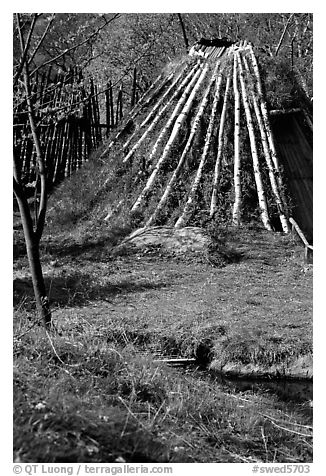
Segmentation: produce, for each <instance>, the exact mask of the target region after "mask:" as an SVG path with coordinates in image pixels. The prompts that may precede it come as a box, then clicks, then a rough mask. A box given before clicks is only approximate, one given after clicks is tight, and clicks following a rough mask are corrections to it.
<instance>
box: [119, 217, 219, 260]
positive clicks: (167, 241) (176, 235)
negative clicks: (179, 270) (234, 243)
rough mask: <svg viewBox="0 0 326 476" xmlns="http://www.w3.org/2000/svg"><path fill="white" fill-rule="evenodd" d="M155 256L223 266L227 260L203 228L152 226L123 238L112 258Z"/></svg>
mask: <svg viewBox="0 0 326 476" xmlns="http://www.w3.org/2000/svg"><path fill="white" fill-rule="evenodd" d="M133 253H135V254H149V253H151V254H158V255H161V256H162V255H163V256H166V255H168V256H172V257H173V256H174V257H178V258H191V259H194V258H197V259H200V258H202V259H204V260H206V261H209V262H210V263H211V264H213V265H216V266H223V264H225V263H226V262H227V261H228V259H227V256H226V255H225V253H224V252H223V251H222V249H219V245H218V243H217V242H216V241H215V240H213V239H212V238H211V237H210V236H209V235H208V234H207V233H206V232H205V230H203V229H202V228H199V227H195V226H189V227H184V228H174V227H168V226H154V227H147V228H146V227H144V228H139V229H138V230H136V231H134V232H133V233H131V235H129V236H128V237H127V238H125V239H124V240H123V241H122V242H121V243H120V244H119V245H118V246H117V247H116V248H115V249H114V254H118V255H125V254H133Z"/></svg>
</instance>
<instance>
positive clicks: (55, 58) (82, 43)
mask: <svg viewBox="0 0 326 476" xmlns="http://www.w3.org/2000/svg"><path fill="white" fill-rule="evenodd" d="M120 15H121V14H120V13H116V14H115V15H114V16H113V17H112V18H110V20H105V23H104V25H102V26H100V27H99V28H98V29H97V30H96V31H95V32H94V33H92V34H91V35H90V36H89V37H88V38H86V39H85V40H84V41H81V42H80V43H78V44H77V45H74V46H71V47H70V48H66V49H65V50H64V51H63V52H62V53H60V54H58V55H57V56H55V57H54V58H50V59H49V60H48V61H45V63H42V64H41V65H39V66H37V67H36V68H35V69H34V70H33V71H32V72H31V73H30V76H33V75H34V74H35V73H36V72H37V71H38V70H39V69H40V68H43V67H44V66H46V65H48V64H50V63H54V62H55V61H57V60H58V59H59V58H62V56H64V55H66V54H67V53H69V52H70V51H73V50H76V49H77V48H80V47H81V46H83V45H85V44H86V43H87V42H89V41H90V40H91V39H92V38H94V37H95V36H96V35H98V34H99V32H100V31H101V30H103V28H105V27H106V26H107V25H108V24H109V23H111V22H112V21H113V20H115V19H117V18H119V17H120Z"/></svg>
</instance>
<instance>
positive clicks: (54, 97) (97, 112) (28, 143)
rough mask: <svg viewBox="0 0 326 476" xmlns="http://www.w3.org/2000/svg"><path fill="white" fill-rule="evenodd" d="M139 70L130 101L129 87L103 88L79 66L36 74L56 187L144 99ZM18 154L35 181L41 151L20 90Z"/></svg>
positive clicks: (42, 132) (24, 172)
mask: <svg viewBox="0 0 326 476" xmlns="http://www.w3.org/2000/svg"><path fill="white" fill-rule="evenodd" d="M136 76H137V72H136V69H135V70H134V74H133V84H132V91H131V94H130V97H131V100H130V102H129V101H128V103H127V101H124V96H125V95H124V94H123V86H120V87H119V89H116V90H114V87H113V86H112V83H111V82H109V83H108V84H107V85H106V86H105V88H104V89H103V90H101V91H100V90H99V88H98V86H97V85H95V84H94V81H93V80H92V79H87V80H86V79H84V78H83V76H82V74H81V72H79V71H77V70H76V69H74V70H71V71H69V72H67V73H64V74H63V73H60V74H56V75H52V74H51V70H49V71H48V72H47V73H46V74H43V75H40V76H38V77H37V78H35V81H34V83H33V86H32V91H31V98H32V102H33V105H34V109H35V114H36V121H37V126H38V131H39V137H40V141H41V146H42V152H43V156H44V158H45V164H46V169H47V179H48V185H49V187H50V188H51V186H52V185H55V184H57V183H59V182H60V181H62V180H63V179H64V178H65V177H68V176H69V175H70V174H71V173H72V172H73V171H75V170H76V169H78V168H80V167H81V166H82V165H83V163H84V162H85V161H87V160H88V157H89V154H90V152H91V151H92V150H93V149H95V148H96V147H98V145H99V144H100V143H101V141H102V140H103V139H104V137H108V136H109V134H110V131H111V130H112V129H114V128H115V127H116V126H117V124H118V123H119V122H120V120H121V119H122V117H123V115H124V112H125V111H126V110H127V109H129V108H130V107H133V106H134V104H135V103H136V102H137V100H138V89H137V78H136ZM15 98H16V101H17V104H15V105H14V117H13V125H14V154H15V157H16V159H17V163H18V167H19V170H18V173H19V174H20V176H21V179H22V183H23V184H25V185H27V186H32V185H33V184H35V180H36V152H35V148H34V144H33V140H32V137H31V133H30V127H29V122H28V115H27V104H26V99H24V97H23V98H22V100H21V102H20V103H19V91H15Z"/></svg>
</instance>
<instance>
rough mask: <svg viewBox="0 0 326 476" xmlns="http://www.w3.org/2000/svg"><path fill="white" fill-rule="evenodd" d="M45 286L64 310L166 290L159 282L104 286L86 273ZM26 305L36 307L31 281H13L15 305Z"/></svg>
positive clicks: (50, 280) (49, 279) (50, 279)
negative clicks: (128, 295)
mask: <svg viewBox="0 0 326 476" xmlns="http://www.w3.org/2000/svg"><path fill="white" fill-rule="evenodd" d="M44 281H45V286H46V289H47V291H48V295H49V298H50V303H51V304H57V305H61V306H64V307H73V306H82V305H85V304H86V305H87V304H90V303H91V302H93V301H110V299H112V298H114V297H115V296H117V295H122V296H123V295H126V294H129V293H138V292H142V291H147V290H152V289H160V288H163V287H167V286H168V284H167V283H166V282H165V281H162V282H159V283H157V282H156V283H150V282H142V283H134V282H132V281H126V280H122V281H121V282H119V283H117V284H105V285H101V284H99V283H98V282H96V281H95V280H94V278H93V277H92V276H91V275H89V274H87V273H85V274H83V273H77V274H74V275H66V276H55V277H45V278H44ZM22 302H23V303H24V306H25V307H26V308H27V309H31V308H33V307H34V292H33V285H32V280H31V279H26V278H25V279H19V278H17V279H15V280H14V306H15V307H17V306H19V305H21V303H22Z"/></svg>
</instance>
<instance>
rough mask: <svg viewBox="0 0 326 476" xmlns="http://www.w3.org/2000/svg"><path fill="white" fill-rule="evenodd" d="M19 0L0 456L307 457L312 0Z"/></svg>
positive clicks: (119, 470)
mask: <svg viewBox="0 0 326 476" xmlns="http://www.w3.org/2000/svg"><path fill="white" fill-rule="evenodd" d="M51 6H52V7H53V9H54V10H55V8H54V7H55V4H54V3H53V4H52V5H51ZM293 6H294V4H293ZM31 7H32V4H31ZM49 7H50V5H47V6H46V5H43V7H42V8H49ZM102 7H103V6H102ZM215 7H216V9H218V7H219V8H220V7H221V6H219V5H215V6H213V8H215ZM223 7H224V5H223ZM226 7H227V5H226ZM32 8H33V7H32ZM81 8H83V6H81ZM88 8H92V5H88ZM104 8H105V7H104ZM106 8H108V9H112V10H113V9H114V8H117V9H119V8H120V7H119V4H118V3H117V4H107V5H106ZM134 8H135V10H136V11H137V5H135V6H134ZM243 8H244V9H245V8H246V6H245V5H243ZM267 8H268V7H267ZM309 8H310V5H309V3H308V2H307V4H306V9H307V10H309ZM121 9H122V6H121ZM271 9H272V8H271ZM292 9H293V10H296V9H295V8H292ZM26 10H27V11H28V13H24V8H22V10H21V11H20V12H18V13H17V12H15V13H11V18H12V20H11V21H12V26H11V30H12V40H13V50H12V51H13V58H12V61H13V93H12V94H13V96H12V98H13V101H12V108H13V116H12V118H13V119H12V121H13V122H12V131H13V132H12V134H13V136H12V146H11V148H12V149H13V208H12V212H11V211H10V213H11V216H13V263H12V265H13V309H14V310H13V330H12V337H13V347H12V349H13V350H12V354H13V373H12V381H13V419H12V421H13V448H12V456H11V463H12V468H13V472H14V474H29V475H32V474H33V475H34V474H35V475H38V474H39V475H41V474H42V475H43V474H70V475H73V474H76V475H77V474H80V475H83V474H113V475H115V474H129V473H130V474H131V473H132V474H135V473H137V474H145V473H161V474H170V475H173V474H174V475H175V476H176V475H178V474H181V473H182V474H187V473H188V472H193V474H197V472H198V470H199V471H206V469H207V471H206V473H207V474H215V475H218V474H223V475H224V474H231V473H230V472H228V471H231V469H232V467H233V468H237V469H236V471H237V472H235V473H232V474H252V473H253V474H260V473H267V472H274V470H275V472H280V473H295V472H297V473H300V474H309V473H310V472H312V468H313V466H312V463H313V102H314V101H313V21H314V14H313V13H311V12H310V13H304V12H301V10H300V13H295V12H291V11H289V12H284V13H263V12H260V13H259V12H256V13H255V12H250V13H214V12H213V13H195V12H193V13H192V12H184V13H174V12H160V13H146V12H142V11H140V12H138V13H99V12H96V13H81V12H76V11H75V12H74V13H62V12H59V13H58V12H55V13H51V12H50V13H35V12H33V10H31V9H30V7H29V6H27V4H26ZM67 10H68V5H67ZM85 10H86V8H85ZM298 10H299V8H298ZM181 11H182V10H181ZM9 47H10V45H9V46H7V48H8V49H9ZM10 68H11V65H10ZM10 71H11V70H10ZM10 153H11V152H10ZM10 160H11V159H10ZM10 160H9V158H6V161H10ZM10 173H11V171H10ZM10 180H11V178H10ZM8 181H9V180H8ZM8 196H9V195H8V194H7V196H6V198H7V197H8ZM10 226H11V225H10ZM10 253H11V250H8V254H10ZM12 265H11V266H12ZM176 463H178V464H176ZM180 463H181V465H180ZM194 463H197V464H199V463H205V465H204V466H201V465H200V466H194V465H193V464H194ZM246 463H247V464H246ZM248 463H249V465H248ZM187 468H189V470H188V469H187ZM196 468H197V469H196ZM199 468H200V469H199ZM205 468H206V469H205ZM222 468H223V470H222ZM219 471H220V473H219ZM8 474H9V473H8ZM315 474H316V473H315ZM318 474H319V473H318Z"/></svg>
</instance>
